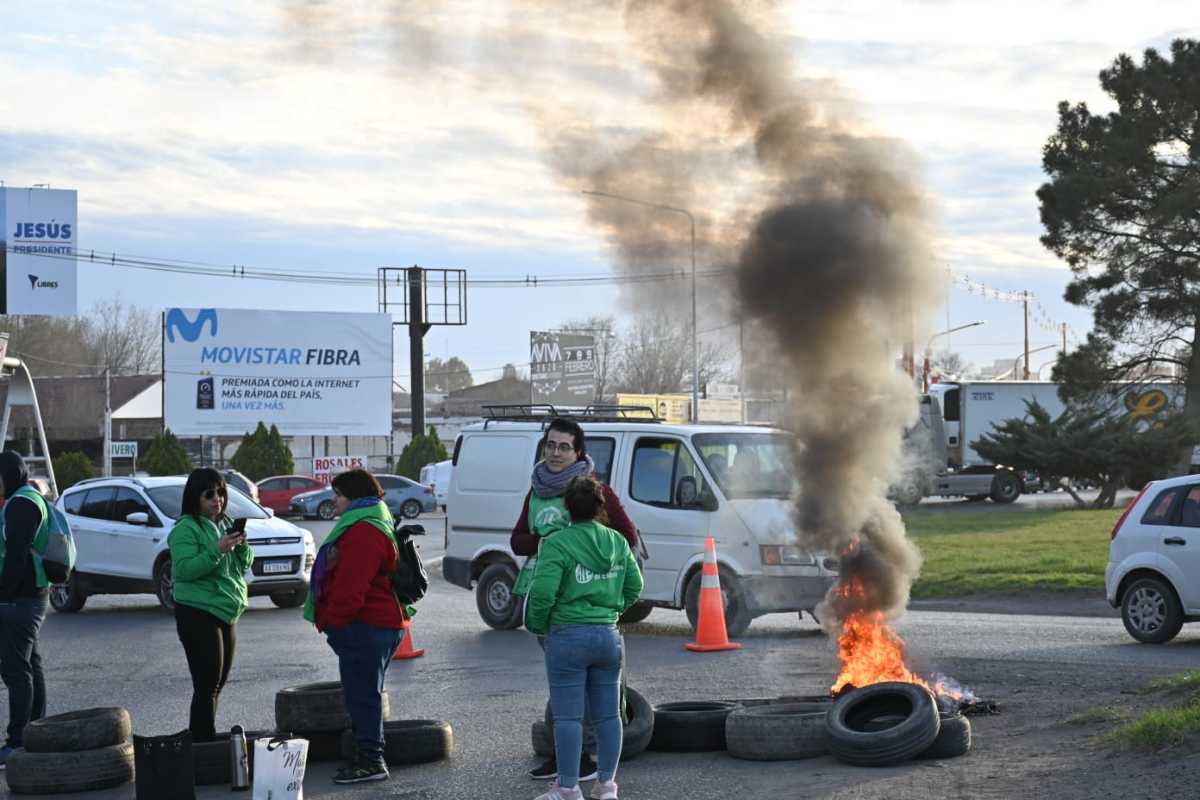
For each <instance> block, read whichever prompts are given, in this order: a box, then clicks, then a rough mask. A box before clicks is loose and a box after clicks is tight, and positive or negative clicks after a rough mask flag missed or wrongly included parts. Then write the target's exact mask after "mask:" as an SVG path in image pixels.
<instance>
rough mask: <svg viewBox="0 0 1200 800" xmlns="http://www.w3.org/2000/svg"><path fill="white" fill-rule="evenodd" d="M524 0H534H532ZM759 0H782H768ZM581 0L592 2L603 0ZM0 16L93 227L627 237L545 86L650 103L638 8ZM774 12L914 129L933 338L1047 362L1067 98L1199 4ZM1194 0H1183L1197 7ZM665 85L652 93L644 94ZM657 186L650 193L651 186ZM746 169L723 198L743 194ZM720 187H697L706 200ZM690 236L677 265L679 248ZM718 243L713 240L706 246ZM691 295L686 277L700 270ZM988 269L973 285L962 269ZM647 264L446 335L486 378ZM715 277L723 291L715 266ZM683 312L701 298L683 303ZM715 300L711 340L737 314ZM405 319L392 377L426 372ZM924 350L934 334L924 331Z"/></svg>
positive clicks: (335, 267)
mask: <svg viewBox="0 0 1200 800" xmlns="http://www.w3.org/2000/svg"><path fill="white" fill-rule="evenodd" d="M528 2H529V0H525V3H526V4H527V5H526V7H528ZM756 2H761V0H756ZM583 4H584V3H581V4H580V5H583ZM4 5H5V8H4V16H5V27H4V29H3V31H0V43H2V44H0V180H3V181H4V183H5V185H6V186H14V187H15V186H29V185H32V184H41V183H49V184H50V185H51V186H52V187H54V188H69V189H76V190H78V192H79V239H78V241H79V247H80V249H82V250H96V251H99V252H105V253H107V252H116V253H119V254H122V255H127V256H141V257H148V258H151V259H179V260H186V261H190V262H199V263H203V264H212V265H219V266H228V265H234V264H241V265H245V266H247V267H253V268H257V269H263V270H289V269H290V270H308V271H318V272H331V273H353V274H355V275H360V276H362V277H365V278H368V279H371V278H373V277H374V275H375V272H376V269H377V268H378V267H381V266H408V265H412V264H420V265H421V266H426V267H446V268H455V269H465V270H466V271H467V274H468V277H469V278H470V279H487V278H521V277H524V276H538V277H539V278H546V277H555V276H566V275H605V274H608V273H609V272H610V270H611V269H612V267H613V263H614V259H615V257H616V256H615V254H614V252H613V251H612V250H611V249H610V247H609V242H608V241H607V240H606V238H605V235H604V232H603V231H601V230H597V229H595V228H594V227H592V226H591V225H589V222H588V218H587V214H586V206H585V203H584V198H582V197H581V196H580V195H579V194H578V192H577V191H576V190H575V189H574V188H571V187H568V186H567V185H565V184H564V182H563V181H562V180H560V178H559V176H558V174H557V173H556V171H555V169H554V168H553V165H552V164H551V163H550V159H549V158H548V156H547V153H546V152H545V151H546V146H545V139H546V137H545V126H546V125H547V122H546V114H547V109H551V110H557V111H559V112H560V113H568V114H575V115H576V116H581V117H585V118H586V120H587V121H588V122H589V123H592V124H596V125H601V126H611V127H612V128H613V129H614V130H621V129H625V128H630V127H635V126H636V125H637V124H638V121H639V120H640V119H641V118H642V117H641V115H644V114H646V113H649V112H648V111H647V110H646V109H645V100H646V98H648V97H651V96H652V95H653V92H652V88H653V87H651V86H649V85H648V82H649V80H650V78H649V77H648V73H647V72H646V71H645V70H639V69H638V68H637V66H636V63H633V62H634V61H635V56H634V55H633V51H632V50H631V48H630V45H629V42H628V35H629V32H628V31H626V30H625V29H624V28H623V26H622V24H621V22H620V19H619V17H618V16H617V15H615V14H606V15H600V16H598V17H597V18H596V19H595V24H594V25H593V24H588V25H583V26H581V25H579V24H577V23H578V18H572V19H569V20H564V19H560V18H559V17H558V16H557V15H556V14H554V13H551V12H549V11H546V12H544V13H540V14H539V13H531V14H529V15H528V16H525V15H523V14H522V13H520V12H511V13H510V9H509V8H508V7H507V5H506V4H505V3H501V2H472V0H458V1H457V2H452V1H451V0H447V1H446V2H432V0H412V1H411V2H410V3H407V4H402V5H404V6H405V8H406V12H405V13H404V14H399V13H396V11H395V8H396V7H395V6H393V5H391V4H389V3H387V2H372V1H371V0H359V1H358V2H354V3H334V4H331V5H324V6H322V5H320V4H316V5H308V6H306V5H305V4H304V3H301V2H285V0H263V1H262V2H256V3H243V4H233V3H219V2H208V1H207V0H193V2H189V3H180V4H161V3H151V2H121V1H120V0H107V1H106V2H104V3H99V2H90V0H72V2H69V3H68V2H55V1H54V0H39V2H37V3H33V2H25V0H9V2H6V3H5V4H4ZM779 5H780V7H781V12H782V13H781V15H780V17H779V19H778V21H776V22H775V23H773V25H772V29H771V30H770V35H772V36H773V37H777V38H779V39H780V40H781V41H783V42H784V43H785V45H786V48H787V50H788V51H789V53H790V54H791V55H792V57H793V59H794V62H793V65H792V68H793V69H794V71H795V77H796V79H797V80H805V81H829V82H831V85H834V86H836V87H837V91H838V95H839V96H840V97H841V98H842V100H843V102H844V103H845V104H846V107H847V109H848V111H847V113H852V114H853V116H854V117H855V118H856V119H858V120H860V121H861V122H860V124H861V125H862V126H864V127H865V128H869V129H870V130H871V131H874V132H876V133H878V134H880V135H883V136H887V137H889V138H893V139H895V140H898V141H899V142H900V143H902V145H903V146H904V147H905V148H906V149H907V150H908V151H909V152H910V153H911V154H912V160H913V163H914V164H915V172H916V174H917V176H918V183H919V185H920V187H921V189H922V190H923V192H924V193H925V194H926V196H927V198H928V201H929V205H930V207H931V209H932V214H933V222H934V226H935V242H936V248H935V250H936V254H937V258H938V259H939V261H940V262H941V263H940V264H939V265H938V266H939V268H942V269H944V270H945V271H946V275H947V286H948V291H947V295H946V302H945V303H944V304H941V305H940V307H939V311H938V313H937V318H936V319H935V320H932V321H931V322H930V323H929V324H928V326H927V327H928V328H929V329H930V330H934V331H942V330H946V329H948V328H953V327H957V326H959V325H964V324H968V323H972V322H983V323H985V324H983V325H978V326H975V327H973V328H970V329H969V330H966V331H962V332H959V333H955V334H951V335H948V336H938V337H936V338H935V339H934V340H933V345H934V348H935V349H942V348H944V347H950V348H952V349H953V350H955V351H957V352H959V353H960V354H961V355H962V356H963V357H964V358H965V359H966V360H967V361H969V362H972V363H974V364H976V365H985V364H990V363H991V362H992V361H993V360H998V359H1011V358H1013V357H1015V356H1016V355H1018V354H1019V353H1020V352H1021V351H1022V349H1023V320H1022V306H1021V304H1020V303H1014V302H1004V301H1001V300H998V299H995V298H994V297H987V296H986V294H987V293H986V292H985V291H984V290H983V287H987V288H989V289H994V290H998V291H1000V292H1008V293H1012V292H1019V291H1029V292H1032V294H1033V296H1034V298H1035V302H1034V303H1032V307H1033V310H1034V315H1033V317H1032V318H1031V326H1030V338H1031V348H1040V347H1047V349H1046V350H1043V351H1041V352H1038V353H1036V354H1034V355H1032V356H1031V358H1030V364H1031V368H1032V369H1034V370H1036V369H1038V368H1039V367H1043V371H1042V376H1043V377H1048V374H1049V366H1048V365H1049V363H1050V362H1052V360H1053V358H1054V348H1053V347H1052V345H1055V344H1056V343H1058V341H1059V339H1060V333H1059V331H1060V326H1061V324H1062V323H1066V324H1067V325H1068V326H1069V330H1070V336H1069V344H1073V343H1075V342H1077V341H1081V340H1082V339H1083V338H1084V336H1085V335H1086V332H1087V330H1088V329H1089V328H1090V313H1089V312H1088V311H1087V310H1086V309H1080V308H1076V307H1072V306H1069V305H1067V304H1066V303H1064V302H1063V301H1062V293H1063V289H1064V288H1065V286H1066V284H1067V282H1068V279H1069V273H1068V272H1067V270H1066V268H1065V266H1064V265H1063V264H1061V263H1059V262H1058V261H1056V259H1055V258H1054V257H1053V255H1052V254H1050V253H1049V252H1048V251H1046V250H1045V249H1044V248H1042V246H1041V245H1040V243H1039V241H1038V236H1039V235H1040V233H1041V229H1040V223H1039V221H1038V210H1037V201H1036V198H1035V196H1034V192H1035V191H1036V189H1037V187H1038V185H1039V184H1040V183H1041V182H1042V181H1043V180H1044V176H1043V174H1042V172H1041V165H1040V161H1041V148H1042V146H1043V144H1044V143H1045V141H1046V139H1047V138H1048V137H1049V136H1050V135H1051V134H1052V133H1053V131H1054V126H1055V122H1056V105H1057V103H1058V102H1059V101H1062V100H1070V101H1072V102H1075V101H1086V102H1088V104H1089V105H1090V106H1092V107H1093V109H1101V110H1103V109H1107V108H1108V107H1109V104H1108V101H1107V98H1105V97H1104V96H1103V94H1102V93H1101V91H1100V89H1099V85H1098V81H1097V73H1098V72H1099V70H1100V69H1102V68H1104V67H1105V66H1107V65H1108V64H1109V63H1110V62H1111V61H1112V59H1113V58H1114V57H1115V56H1116V55H1117V54H1118V53H1122V52H1124V53H1130V54H1133V55H1140V53H1141V52H1142V51H1143V50H1144V49H1145V48H1147V47H1156V48H1159V49H1162V50H1165V49H1166V48H1167V47H1168V45H1169V43H1170V41H1171V40H1172V39H1174V38H1178V37H1197V36H1200V26H1197V25H1195V24H1191V25H1189V23H1190V22H1193V21H1194V20H1195V19H1196V17H1195V13H1194V4H1192V3H1186V2H1175V1H1174V0H1158V1H1157V2H1144V3H1141V4H1133V3H1128V2H1124V1H1123V0H1042V1H1041V2H1036V3H1034V2H1028V1H1027V0H1016V1H1015V2H1010V3H1006V4H983V3H979V2H978V1H977V0H924V1H923V2H914V1H913V0H840V1H834V0H830V1H829V2H825V1H824V0H818V1H814V2H784V3H780V4H779ZM1189 12H1190V13H1189ZM651 111H652V110H651ZM648 199H653V198H648ZM737 202H738V199H737V197H736V194H735V193H732V192H731V193H730V194H729V195H728V196H726V197H713V198H712V203H713V206H714V207H726V208H727V207H728V206H730V205H736V203H737ZM696 210H697V212H698V214H699V212H701V211H702V210H701V209H696ZM687 259H688V253H687V252H686V251H685V250H680V252H679V253H678V254H677V259H670V258H664V263H663V264H662V265H661V271H671V270H676V269H678V270H686V268H687V264H688V261H687ZM713 266H719V265H710V264H703V263H701V264H700V265H699V267H700V269H701V270H704V269H710V268H712V267H713ZM79 270H80V282H79V286H80V290H79V292H80V296H79V303H80V307H81V308H84V309H86V308H88V307H89V306H91V305H92V304H93V303H94V302H97V301H99V300H103V299H107V298H110V297H112V296H113V295H120V296H121V297H122V298H123V299H124V300H125V301H127V302H130V303H133V304H136V305H140V306H144V307H146V308H150V309H154V310H159V309H162V308H165V307H171V306H186V307H208V306H214V307H232V308H265V309H286V310H295V311H301V312H302V311H375V310H376V309H377V296H376V290H375V287H374V285H373V284H371V283H364V284H363V285H361V286H345V287H341V286H336V287H330V286H320V285H306V284H296V283H284V282H260V281H248V280H239V279H235V278H232V277H207V276H204V277H201V276H183V275H175V274H169V273H162V272H150V271H143V270H136V269H132V268H129V267H113V266H107V265H100V264H94V263H87V262H81V263H80V266H79ZM678 287H679V293H680V296H681V297H682V296H685V295H686V293H687V292H688V290H689V284H688V282H687V281H686V280H684V279H681V280H679V281H678ZM969 287H970V288H969ZM627 291H629V290H628V289H622V288H619V287H618V286H615V285H596V286H589V287H588V288H587V289H586V291H583V290H580V289H578V288H547V287H538V288H524V287H521V288H483V287H480V288H473V289H472V290H471V291H470V292H469V293H468V302H467V323H468V324H466V325H464V326H453V327H441V326H439V327H435V328H434V329H433V330H432V331H431V332H430V333H429V335H428V336H427V337H426V339H425V350H426V354H427V356H428V357H433V356H437V357H441V358H445V357H447V356H459V357H461V358H463V359H464V360H465V361H466V362H467V363H468V364H469V365H470V367H471V368H472V372H473V374H474V377H475V380H476V382H483V381H487V380H492V379H495V378H498V377H499V376H500V373H501V368H502V366H503V365H504V364H506V363H509V362H512V363H516V364H518V365H521V364H527V362H528V356H529V331H530V330H546V329H553V328H555V327H557V326H558V325H560V324H562V323H564V322H566V321H568V320H571V319H578V318H580V317H584V316H588V315H590V314H610V313H611V314H614V315H616V316H617V319H618V322H619V323H621V322H627V321H628V320H629V308H630V300H631V298H630V297H629V296H628V295H627V294H625V292H627ZM702 291H703V288H702ZM687 322H688V320H687V318H686V316H684V317H682V318H681V319H680V324H681V325H686V324H687ZM723 322H724V320H719V319H718V320H713V319H701V320H700V322H699V325H698V327H699V329H700V330H701V331H702V332H706V333H704V334H703V335H705V336H710V337H728V336H735V335H736V327H733V328H731V327H729V326H723ZM407 348H408V341H407V335H406V330H405V329H404V328H398V329H397V336H396V348H395V352H396V379H397V381H398V382H399V383H400V384H401V385H404V386H407V383H408V356H407V352H408V351H407ZM917 349H918V350H920V349H922V345H921V343H918V348H917Z"/></svg>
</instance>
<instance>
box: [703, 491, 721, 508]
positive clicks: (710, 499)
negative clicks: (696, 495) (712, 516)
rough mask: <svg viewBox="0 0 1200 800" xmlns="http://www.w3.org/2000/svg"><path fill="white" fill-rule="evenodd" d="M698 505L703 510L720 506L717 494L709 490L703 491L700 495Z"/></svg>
mask: <svg viewBox="0 0 1200 800" xmlns="http://www.w3.org/2000/svg"><path fill="white" fill-rule="evenodd" d="M700 507H701V508H703V509H704V510H705V511H716V510H717V509H718V508H720V505H719V504H718V503H717V496H716V495H715V494H713V493H712V492H711V491H707V492H704V493H703V494H702V495H700Z"/></svg>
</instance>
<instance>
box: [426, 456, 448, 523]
mask: <svg viewBox="0 0 1200 800" xmlns="http://www.w3.org/2000/svg"><path fill="white" fill-rule="evenodd" d="M453 469H454V462H452V461H451V460H450V459H446V460H445V461H438V462H436V463H434V464H426V465H425V466H423V467H421V474H420V476H419V477H420V479H421V481H420V482H421V483H422V484H424V485H425V486H428V487H429V488H431V489H433V496H434V497H435V498H437V504H438V505H439V506H441V507H442V510H443V511H444V510H445V509H446V496H447V495H449V494H450V472H451V471H452V470H453Z"/></svg>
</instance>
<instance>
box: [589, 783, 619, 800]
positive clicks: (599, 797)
mask: <svg viewBox="0 0 1200 800" xmlns="http://www.w3.org/2000/svg"><path fill="white" fill-rule="evenodd" d="M588 797H590V798H591V800H617V782H616V781H596V785H595V786H593V787H592V793H591V794H590V795H588Z"/></svg>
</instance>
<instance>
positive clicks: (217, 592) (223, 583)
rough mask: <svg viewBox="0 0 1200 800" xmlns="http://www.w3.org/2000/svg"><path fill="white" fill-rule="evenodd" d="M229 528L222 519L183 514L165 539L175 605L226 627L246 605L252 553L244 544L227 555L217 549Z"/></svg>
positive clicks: (252, 558) (226, 518) (229, 525)
mask: <svg viewBox="0 0 1200 800" xmlns="http://www.w3.org/2000/svg"><path fill="white" fill-rule="evenodd" d="M232 525H233V520H231V519H230V518H229V517H226V516H222V517H221V519H220V520H219V521H218V522H213V521H212V520H211V519H208V518H207V517H201V516H198V515H196V514H184V515H182V516H180V518H179V519H178V520H177V521H176V522H175V527H174V528H171V533H170V534H169V535H168V536H167V546H168V547H169V548H170V549H171V574H172V577H174V578H175V602H176V603H177V604H179V605H183V606H190V607H192V608H198V609H200V610H201V611H205V612H207V613H209V614H211V615H213V616H214V617H216V618H217V619H219V620H221V621H222V622H224V623H226V624H228V625H232V624H234V623H235V622H237V621H238V618H239V617H241V616H242V612H244V611H245V610H246V607H247V605H249V601H248V598H247V593H246V570H248V569H250V565H251V564H253V563H254V551H253V550H252V549H250V545H248V544H246V543H245V542H242V543H241V544H239V545H238V546H237V547H235V548H233V549H232V550H230V551H229V552H228V553H222V552H221V549H220V547H218V545H217V543H218V542H219V541H220V539H221V537H222V536H223V535H224V534H225V533H226V532H227V531H228V530H229V528H230V527H231V526H232Z"/></svg>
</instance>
